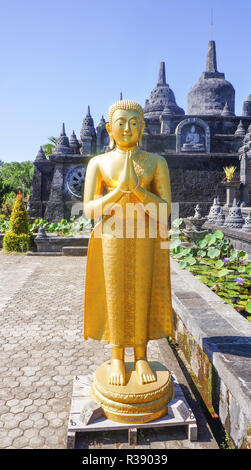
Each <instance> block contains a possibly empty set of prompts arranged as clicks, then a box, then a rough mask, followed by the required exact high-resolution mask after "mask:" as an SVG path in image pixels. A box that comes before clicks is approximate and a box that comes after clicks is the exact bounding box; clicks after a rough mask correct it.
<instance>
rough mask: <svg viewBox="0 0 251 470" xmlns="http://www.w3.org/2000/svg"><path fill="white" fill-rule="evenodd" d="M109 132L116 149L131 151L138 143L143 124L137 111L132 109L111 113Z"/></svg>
mask: <svg viewBox="0 0 251 470" xmlns="http://www.w3.org/2000/svg"><path fill="white" fill-rule="evenodd" d="M109 130H110V133H111V134H112V137H113V139H114V140H115V142H116V145H117V147H118V148H121V149H122V150H129V149H133V148H134V147H135V146H136V145H137V142H139V141H140V138H141V134H142V132H143V130H144V123H143V122H142V119H141V116H140V113H139V112H138V111H136V110H134V109H129V110H125V109H117V110H116V111H115V112H114V113H113V116H112V128H111V129H110V127H109ZM109 130H108V132H109Z"/></svg>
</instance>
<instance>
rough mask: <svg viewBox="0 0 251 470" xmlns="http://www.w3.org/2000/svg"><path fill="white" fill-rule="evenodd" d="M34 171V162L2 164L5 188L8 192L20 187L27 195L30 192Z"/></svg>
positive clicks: (0, 170)
mask: <svg viewBox="0 0 251 470" xmlns="http://www.w3.org/2000/svg"><path fill="white" fill-rule="evenodd" d="M33 172H34V165H33V162H31V161H27V162H10V163H4V164H3V165H1V166H0V176H1V178H2V181H3V188H4V191H5V194H6V193H9V192H11V191H14V192H15V193H16V194H17V193H18V191H19V189H20V190H21V191H22V193H23V194H24V196H25V195H27V194H29V192H30V188H31V182H32V177H33Z"/></svg>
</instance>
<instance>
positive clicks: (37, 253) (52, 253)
mask: <svg viewBox="0 0 251 470" xmlns="http://www.w3.org/2000/svg"><path fill="white" fill-rule="evenodd" d="M27 256H62V251H28V252H27Z"/></svg>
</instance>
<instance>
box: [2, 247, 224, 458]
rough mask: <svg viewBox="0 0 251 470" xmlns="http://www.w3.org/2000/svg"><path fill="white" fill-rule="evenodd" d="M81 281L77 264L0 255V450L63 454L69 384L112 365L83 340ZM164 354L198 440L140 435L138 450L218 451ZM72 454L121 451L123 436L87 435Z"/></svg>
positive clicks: (173, 433) (179, 433)
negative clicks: (58, 451)
mask: <svg viewBox="0 0 251 470" xmlns="http://www.w3.org/2000/svg"><path fill="white" fill-rule="evenodd" d="M84 274H85V258H82V257H30V256H24V255H16V256H13V255H4V254H3V253H2V252H0V448H12V449H17V448H36V449H41V448H43V449H46V448H52V449H57V448H58V449H60V448H66V437H67V424H68V417H69V411H70V404H71V393H72V382H73V377H74V375H85V374H86V373H90V372H93V371H94V370H95V369H96V368H97V366H98V365H100V364H101V363H102V362H103V361H104V360H107V359H109V358H110V346H109V345H107V344H101V343H99V342H97V341H92V340H89V341H84V340H83V337H82V331H83V300H84V290H83V289H84ZM159 344H160V343H159V342H157V341H152V342H150V343H149V350H150V353H151V356H152V358H153V359H160V351H159ZM169 349H170V348H169ZM169 354H170V357H169V359H168V360H169V362H170V361H171V362H172V363H171V364H169V366H170V369H172V370H174V372H175V373H176V375H177V374H178V375H179V377H178V378H179V380H180V381H181V382H183V383H184V389H186V390H187V393H188V395H190V403H193V406H192V409H193V412H194V413H195V415H196V417H197V418H198V426H199V435H198V441H197V442H189V441H188V440H187V436H186V433H185V431H184V430H183V428H177V429H174V428H173V429H172V430H171V429H169V430H167V431H165V430H151V429H150V430H148V431H146V430H144V432H140V433H139V442H138V446H137V448H140V447H143V448H151V449H154V448H155V449H156V448H157V449H161V448H175V449H176V448H201V449H203V448H218V445H217V443H216V442H215V440H214V438H213V436H212V434H211V432H210V429H209V427H208V425H207V423H206V421H205V418H204V416H203V414H202V413H201V410H200V409H199V406H198V403H196V401H195V399H194V397H193V396H192V394H191V391H190V390H189V387H188V385H187V383H186V380H185V378H184V376H183V375H182V373H181V371H180V368H179V366H178V364H177V362H176V360H175V358H174V356H173V355H172V352H171V349H170V352H169V353H167V355H169ZM187 398H189V396H187ZM190 406H191V405H190ZM77 447H78V448H126V447H128V444H127V433H126V432H125V431H120V432H116V435H115V433H109V434H107V433H97V435H95V436H94V435H93V434H92V433H89V434H87V435H85V436H84V437H82V438H80V439H78V440H77Z"/></svg>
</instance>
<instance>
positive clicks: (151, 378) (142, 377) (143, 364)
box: [136, 359, 156, 385]
mask: <svg viewBox="0 0 251 470" xmlns="http://www.w3.org/2000/svg"><path fill="white" fill-rule="evenodd" d="M136 372H137V376H138V379H139V382H140V383H141V385H143V384H149V383H151V382H156V378H155V375H154V373H153V371H152V369H151V367H150V366H149V363H148V362H147V360H146V359H138V360H137V361H136Z"/></svg>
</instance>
